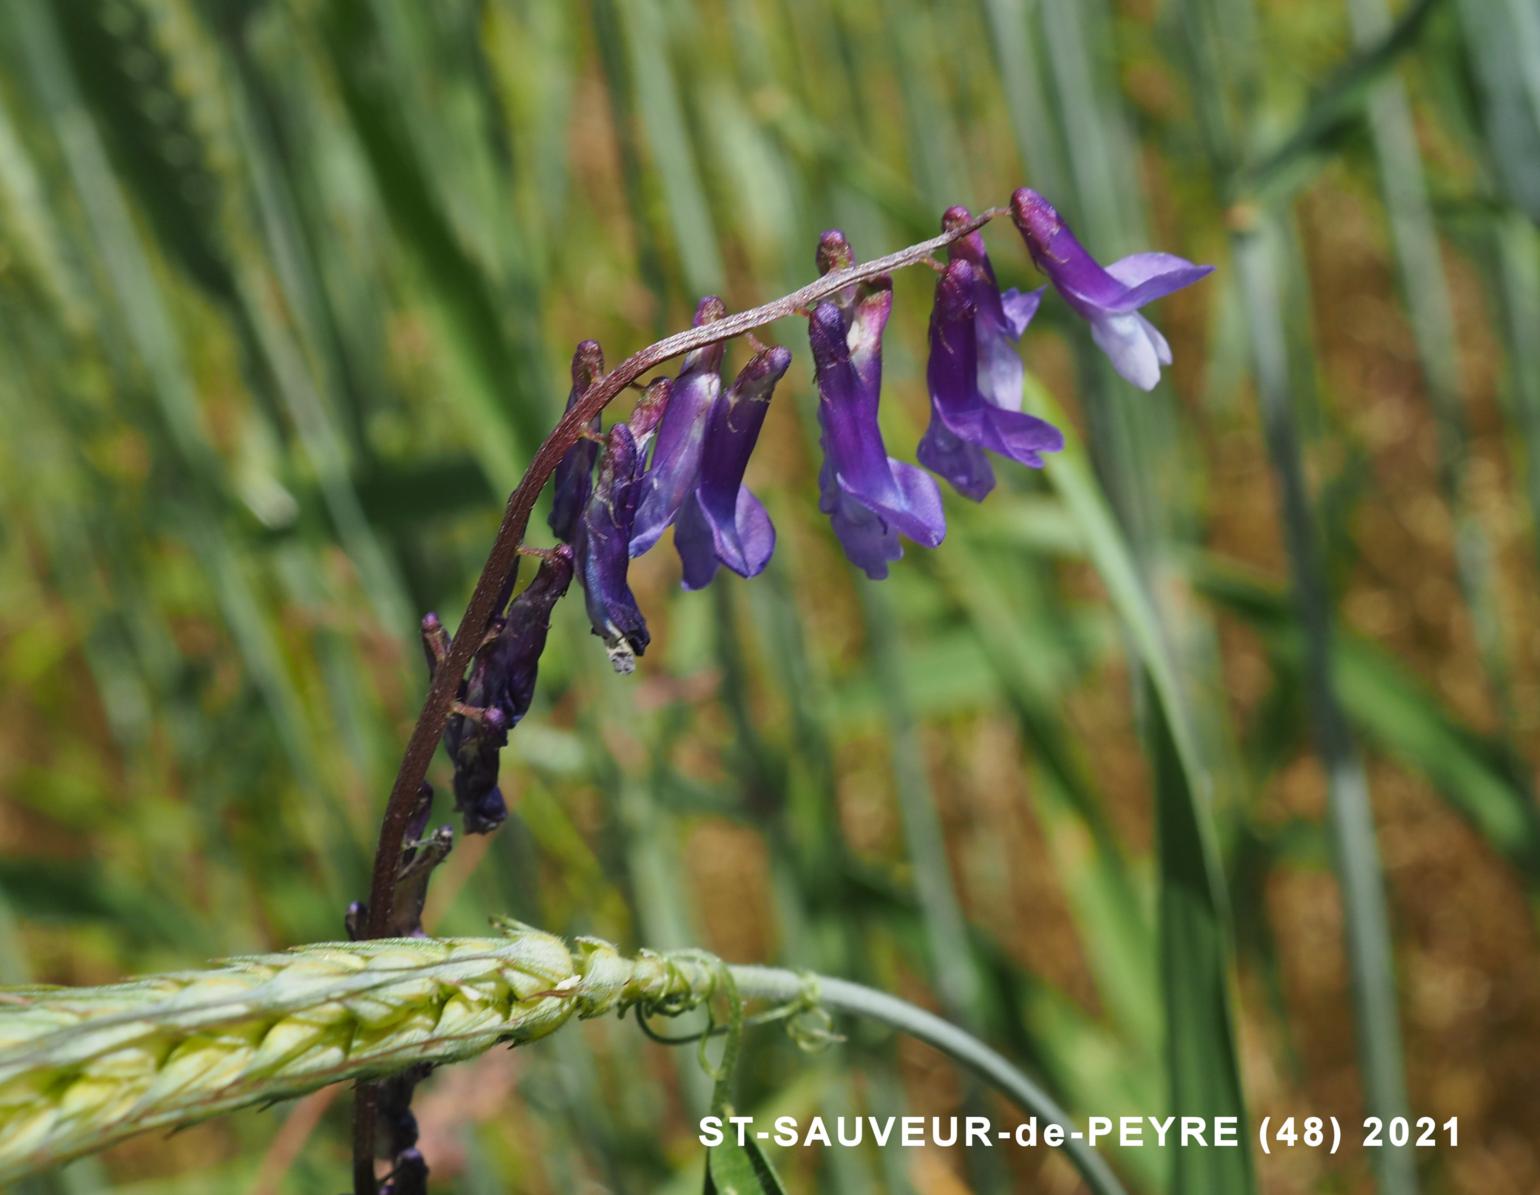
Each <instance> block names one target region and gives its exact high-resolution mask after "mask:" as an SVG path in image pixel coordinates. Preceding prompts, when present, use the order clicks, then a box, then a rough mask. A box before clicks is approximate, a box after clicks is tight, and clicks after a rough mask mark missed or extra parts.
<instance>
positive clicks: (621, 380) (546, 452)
mask: <svg viewBox="0 0 1540 1195" xmlns="http://www.w3.org/2000/svg"><path fill="white" fill-rule="evenodd" d="M1006 211H1007V209H1006V208H1003V207H994V208H989V209H988V210H987V211H983V212H980V213H979V214H978V215H977V216H974V217H973V218H972V219H971V220H969V221H968V222H967V223H965V224H961V225H958V226H956V227H954V228H951V229H948V230H947V231H945V232H943V233H941V234H940V235H939V236H934V237H931V238H930V239H929V240H926V241H921V242H919V243H918V244H915V245H910V246H909V247H908V248H905V249H900V250H898V251H897V252H896V253H890V254H888V255H887V256H886V257H879V258H877V259H875V260H873V261H868V262H858V263H856V264H854V265H852V266H850V267H848V268H846V269H843V270H835V271H832V272H830V273H828V274H825V275H823V277H821V278H819V279H817V280H816V281H814V282H810V283H808V284H807V285H806V286H804V287H802V288H801V289H800V290H796V291H793V292H792V293H791V294H789V295H784V296H782V297H781V298H779V299H775V300H774V301H772V302H769V303H766V304H764V305H763V306H760V307H755V308H752V309H751V310H749V311H742V312H738V313H736V314H733V315H728V316H726V317H724V318H723V319H720V320H716V321H713V322H712V323H709V324H705V325H702V326H701V327H698V328H688V329H686V330H685V331H682V332H676V333H674V334H673V335H672V336H666V337H664V338H663V339H662V340H660V341H657V342H656V343H654V344H651V345H649V346H648V347H646V348H644V349H641V350H639V351H637V352H635V353H632V354H631V355H630V356H629V357H627V358H626V359H625V360H624V361H622V362H621V363H620V364H619V365H617V366H616V367H615V368H614V369H613V370H611V371H610V372H609V373H607V374H605V375H604V376H603V377H600V378H596V379H595V380H594V382H593V383H592V385H590V386H589V387H588V389H587V390H586V391H585V392H584V394H583V397H582V398H581V399H580V400H579V401H578V402H576V403H574V404H573V405H572V407H571V409H570V410H568V411H567V412H566V413H565V414H564V415H563V416H562V418H561V420H560V421H559V422H558V423H557V424H556V426H555V427H554V428H553V429H552V430H551V433H550V434H549V435H548V436H546V438H545V440H544V442H543V443H541V445H540V447H539V448H538V449H536V450H535V455H534V457H533V459H532V460H531V461H530V463H529V467H528V468H527V469H526V470H525V471H524V476H523V477H522V478H520V479H519V484H518V485H517V486H515V487H514V490H513V492H512V493H511V494H509V495H508V503H507V505H506V506H505V507H504V509H503V518H502V522H501V523H500V524H499V525H498V528H497V535H496V537H495V538H494V539H493V541H492V550H491V551H490V552H489V553H488V554H487V562H486V564H484V565H483V566H482V569H481V575H480V576H479V577H478V578H477V580H476V587H475V588H474V589H473V590H472V591H471V598H470V601H469V603H467V605H466V607H465V614H464V615H463V616H462V617H461V619H460V623H459V627H458V629H457V630H456V632H455V636H454V639H453V641H452V642H451V643H450V647H449V654H448V655H447V656H446V657H445V659H444V661H443V663H442V665H441V666H440V667H438V668H437V669H436V670H435V671H434V674H433V678H432V681H431V682H430V684H429V686H428V695H427V697H426V698H424V700H423V705H422V711H421V712H420V713H419V714H418V715H417V722H416V724H415V725H414V726H413V727H412V733H411V736H410V737H409V738H408V739H407V743H406V750H405V752H404V753H403V755H402V758H401V767H400V769H399V770H398V771H397V772H396V779H395V782H394V784H392V786H391V790H390V798H389V800H388V801H387V802H386V805H385V815H384V817H383V818H381V820H380V836H379V841H378V843H377V844H376V846H375V852H374V864H373V869H372V873H371V876H370V884H369V912H368V917H367V919H366V921H365V924H364V926H363V934H362V936H363V937H365V938H379V937H384V936H386V935H387V934H388V933H389V932H390V925H391V915H392V911H393V906H394V904H395V897H396V882H397V878H398V876H399V872H400V867H401V850H402V847H403V845H404V844H405V840H406V830H407V824H408V822H409V821H410V819H411V815H412V810H413V808H414V806H415V804H416V799H417V793H418V789H419V786H420V785H421V784H422V782H423V780H424V779H425V778H426V777H427V774H428V765H429V763H430V762H431V761H432V759H433V752H434V749H435V748H436V747H437V746H438V743H439V740H440V739H441V738H442V737H443V734H444V726H445V724H446V723H447V722H448V720H449V715H450V712H451V707H452V704H453V702H454V699H455V696H456V693H457V691H458V689H459V685H460V681H461V680H462V679H463V678H464V676H465V671H466V669H467V668H468V667H469V666H470V663H471V657H472V656H474V655H475V652H476V648H477V647H478V646H480V644H481V641H482V637H483V636H484V635H485V634H486V630H487V627H488V626H489V625H490V624H491V622H492V619H493V618H494V617H495V616H496V615H497V613H498V610H497V605H498V599H499V597H500V596H501V595H503V594H506V593H507V591H508V585H509V581H510V580H511V578H512V577H513V572H514V569H515V568H516V567H517V565H518V559H519V549H520V547H521V545H522V544H523V541H524V532H525V530H526V529H527V528H528V526H529V517H530V514H531V513H532V512H533V510H534V508H535V501H536V499H537V498H538V497H539V496H540V491H541V490H542V489H544V488H545V484H546V482H547V481H548V480H549V479H550V476H551V474H552V473H554V472H555V471H556V466H557V465H558V464H559V463H560V461H561V459H562V457H563V456H565V455H566V453H567V449H569V448H571V447H572V445H573V444H575V443H576V442H577V440H578V437H579V436H581V435H582V434H583V429H584V428H586V427H587V426H588V424H589V422H590V421H591V420H592V419H593V418H594V416H596V415H598V414H599V413H600V412H601V411H603V410H604V409H605V408H606V407H608V406H609V405H610V403H611V402H613V401H614V400H615V399H616V398H617V397H618V396H619V395H620V394H621V392H622V391H624V390H626V389H627V388H628V387H629V386H630V385H631V383H633V382H635V381H636V380H637V379H639V378H640V377H641V376H642V375H643V374H645V373H648V372H650V371H651V370H654V369H656V368H657V367H658V366H660V365H663V364H664V363H665V362H668V361H671V360H673V359H674V358H675V357H679V356H682V355H683V354H685V353H688V352H691V351H693V350H694V349H698V348H702V347H704V346H705V345H708V344H715V343H717V342H719V341H725V340H731V339H732V338H733V337H735V336H741V335H743V334H744V333H746V332H751V331H753V330H754V329H755V328H761V327H764V326H765V325H766V324H770V323H774V322H775V321H776V320H778V319H783V318H785V317H786V316H790V315H795V314H796V313H798V312H799V311H804V310H809V309H811V308H812V307H813V306H815V305H816V304H817V303H819V302H820V301H821V300H823V299H826V298H828V297H829V296H830V295H833V294H835V293H836V292H838V291H840V290H841V289H843V288H844V287H847V286H849V285H851V284H852V283H856V282H861V281H863V280H865V279H868V278H873V277H876V276H877V275H879V274H886V273H890V272H892V271H894V270H900V269H903V268H904V267H905V266H911V265H914V264H916V263H917V262H922V261H925V260H926V259H927V258H928V257H930V255H931V254H933V253H935V252H936V251H937V250H940V249H944V248H946V246H948V245H950V244H951V243H952V242H953V241H956V240H959V239H960V238H962V237H964V236H967V235H968V234H969V233H971V232H975V231H977V230H978V229H980V228H982V227H983V226H984V225H985V224H988V223H989V222H990V221H991V220H993V219H994V218H995V217H996V216H1000V215H1004V214H1005V212H1006ZM373 1113H374V1109H373V1101H371V1100H368V1099H359V1100H358V1101H357V1102H356V1104H355V1118H356V1120H357V1121H358V1123H355V1126H354V1133H353V1142H354V1148H355V1151H357V1150H367V1149H369V1148H370V1142H372V1141H373V1138H374V1126H373V1123H372V1122H373V1119H374V1115H373ZM353 1170H354V1192H355V1195H376V1190H377V1188H376V1184H375V1182H374V1178H373V1161H372V1158H371V1159H369V1160H368V1164H367V1165H365V1161H364V1159H361V1158H359V1157H357V1156H356V1155H355V1158H354V1167H353Z"/></svg>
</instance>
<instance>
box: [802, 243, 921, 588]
mask: <svg viewBox="0 0 1540 1195" xmlns="http://www.w3.org/2000/svg"><path fill="white" fill-rule="evenodd" d="M850 260H851V258H850V249H849V246H848V244H846V243H845V239H844V237H843V236H842V235H840V234H839V233H837V232H829V233H825V234H824V236H823V238H822V240H821V241H820V243H819V252H818V263H819V267H820V269H822V270H824V271H825V272H827V271H828V270H829V269H830V268H841V267H842V266H844V265H846V264H848V263H849V261H850ZM892 306H893V283H892V280H891V279H890V278H888V277H887V276H885V275H884V276H880V277H878V278H874V279H871V280H869V281H868V282H865V283H863V284H861V285H860V286H859V287H851V288H848V289H847V290H846V291H843V292H841V293H840V294H839V295H837V296H836V297H835V299H834V300H832V301H827V300H826V301H825V302H822V303H820V304H819V305H818V306H817V308H815V309H814V311H813V314H812V318H811V319H810V320H809V323H808V339H809V341H810V343H811V345H812V349H813V364H814V367H815V369H816V372H817V381H818V421H819V425H820V427H821V428H822V433H823V434H822V437H821V438H822V443H823V450H824V463H823V468H822V470H821V471H820V472H819V476H818V484H819V491H820V495H819V509H821V510H822V511H823V512H824V513H825V514H827V515H829V516H830V519H831V521H832V522H833V524H834V533H835V535H836V536H838V537H839V541H840V544H841V546H842V547H843V548H844V549H845V555H846V556H848V557H849V558H850V560H851V562H852V563H853V564H855V565H856V566H857V567H859V568H861V569H862V570H864V571H865V572H866V575H867V576H869V577H871V578H872V579H873V580H880V579H882V578H883V577H885V576H887V575H888V563H889V562H890V561H893V560H897V559H898V558H899V557H900V556H902V555H903V548H902V546H901V545H900V544H899V542H898V537H899V536H900V535H903V536H907V537H908V538H909V539H912V540H914V541H915V543H918V544H922V545H924V546H925V547H927V548H933V547H935V546H936V545H937V544H939V543H940V542H941V540H942V538H943V537H944V536H945V534H946V520H945V518H944V516H943V515H942V513H941V494H940V491H938V490H937V488H936V483H935V481H934V480H933V479H932V478H931V477H930V475H929V474H927V473H926V472H924V470H922V469H920V468H918V467H917V466H915V465H909V464H905V463H904V462H902V461H897V460H894V459H893V458H892V457H890V456H888V455H887V450H886V448H885V447H884V445H883V442H882V432H881V430H880V429H879V428H878V426H877V400H878V397H879V394H880V391H881V388H882V332H883V328H884V327H885V326H886V324H887V322H888V312H889V311H890V310H891V309H892Z"/></svg>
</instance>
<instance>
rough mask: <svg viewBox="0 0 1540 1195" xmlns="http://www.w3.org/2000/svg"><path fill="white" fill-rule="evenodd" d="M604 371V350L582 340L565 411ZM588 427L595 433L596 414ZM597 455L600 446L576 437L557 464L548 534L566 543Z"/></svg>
mask: <svg viewBox="0 0 1540 1195" xmlns="http://www.w3.org/2000/svg"><path fill="white" fill-rule="evenodd" d="M603 373H604V350H603V349H601V348H600V347H599V342H598V341H597V340H585V341H583V342H582V343H581V344H579V345H578V346H577V351H576V352H574V353H573V354H572V391H571V393H570V394H568V395H567V410H569V411H570V410H571V409H572V408H573V407H575V406H576V405H577V402H578V399H580V398H582V397H583V392H584V391H585V390H587V389H588V387H589V386H590V385H592V384H593V381H594V379H595V378H598V377H599V376H601V375H602V374H603ZM589 430H591V431H593V432H598V430H599V417H598V416H597V415H595V416H594V418H593V422H592V423H591V424H589ZM598 455H599V445H598V444H597V443H596V442H595V441H593V440H590V439H587V438H584V439H581V440H579V441H578V442H577V443H576V444H574V445H573V446H572V447H571V448H569V449H567V454H566V455H565V456H563V457H562V458H561V463H560V464H558V465H557V466H556V480H555V485H554V490H553V495H552V499H551V517H550V519H549V523H550V526H551V534H553V535H555V536H556V538H557V539H559V540H562V541H564V542H566V543H571V542H572V537H573V536H574V535H575V534H576V533H577V525H578V519H579V518H581V517H582V514H583V507H584V506H585V505H587V503H588V491H589V488H590V487H591V485H592V484H593V481H592V479H593V472H594V460H595V458H596V457H597V456H598Z"/></svg>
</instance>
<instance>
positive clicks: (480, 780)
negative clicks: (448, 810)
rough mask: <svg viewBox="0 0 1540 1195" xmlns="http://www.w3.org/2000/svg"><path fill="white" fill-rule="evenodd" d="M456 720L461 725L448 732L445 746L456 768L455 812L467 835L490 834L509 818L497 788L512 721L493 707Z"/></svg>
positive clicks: (460, 716) (455, 716)
mask: <svg viewBox="0 0 1540 1195" xmlns="http://www.w3.org/2000/svg"><path fill="white" fill-rule="evenodd" d="M454 719H458V723H457V724H456V725H453V726H450V727H448V728H446V729H445V731H444V742H445V744H446V745H447V746H448V748H449V755H450V758H451V759H453V760H454V765H455V775H454V793H455V809H456V810H458V811H459V813H460V815H461V817H462V818H463V819H464V822H465V832H466V833H467V834H490V833H491V832H492V831H493V830H495V829H497V827H498V826H500V825H502V824H503V820H504V819H505V818H506V817H507V816H508V804H507V802H506V801H504V800H503V791H502V789H500V788H499V787H498V786H497V769H498V762H499V759H500V757H501V753H502V749H503V748H504V747H505V746H507V745H508V718H507V715H506V714H504V713H503V711H502V710H501V709H499V708H498V707H497V706H495V705H492V706H487V707H486V708H485V709H482V710H481V711H480V713H479V714H478V715H476V716H471V715H469V714H455V715H454V716H453V718H452V719H451V721H454Z"/></svg>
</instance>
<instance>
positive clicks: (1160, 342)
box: [1137, 315, 1171, 365]
mask: <svg viewBox="0 0 1540 1195" xmlns="http://www.w3.org/2000/svg"><path fill="white" fill-rule="evenodd" d="M1137 318H1138V320H1139V326H1140V327H1141V328H1143V329H1144V334H1145V335H1146V336H1148V337H1149V338H1150V343H1151V344H1152V345H1154V346H1155V356H1156V358H1157V359H1159V361H1160V363H1161V364H1162V365H1170V364H1171V345H1170V343H1169V342H1167V340H1166V338H1165V337H1164V336H1162V335H1161V334H1160V329H1159V328H1157V327H1156V326H1155V325H1154V324H1152V323H1150V321H1149V320H1147V319H1145V318H1144V316H1142V315H1141V316H1138V317H1137Z"/></svg>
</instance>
